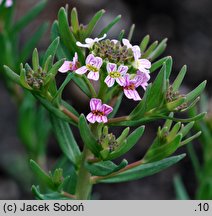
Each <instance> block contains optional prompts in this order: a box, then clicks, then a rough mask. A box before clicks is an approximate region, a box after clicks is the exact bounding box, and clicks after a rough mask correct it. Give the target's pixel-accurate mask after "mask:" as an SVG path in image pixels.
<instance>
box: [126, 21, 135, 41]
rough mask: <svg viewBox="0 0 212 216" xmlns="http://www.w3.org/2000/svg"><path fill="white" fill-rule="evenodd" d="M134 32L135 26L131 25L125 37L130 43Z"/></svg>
mask: <svg viewBox="0 0 212 216" xmlns="http://www.w3.org/2000/svg"><path fill="white" fill-rule="evenodd" d="M134 31H135V24H132V25H131V27H130V32H129V34H128V37H127V38H128V40H129V41H131V39H132V36H133V33H134Z"/></svg>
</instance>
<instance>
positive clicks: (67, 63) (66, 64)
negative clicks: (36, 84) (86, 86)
mask: <svg viewBox="0 0 212 216" xmlns="http://www.w3.org/2000/svg"><path fill="white" fill-rule="evenodd" d="M71 64H72V62H71V61H65V62H64V63H63V65H62V66H61V67H60V68H59V70H58V71H59V72H60V73H66V72H67V71H70V69H71V68H70V65H71Z"/></svg>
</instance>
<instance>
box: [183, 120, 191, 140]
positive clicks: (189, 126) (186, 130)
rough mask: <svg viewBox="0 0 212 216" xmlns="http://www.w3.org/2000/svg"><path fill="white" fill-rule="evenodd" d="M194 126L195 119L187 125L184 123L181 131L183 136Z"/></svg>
mask: <svg viewBox="0 0 212 216" xmlns="http://www.w3.org/2000/svg"><path fill="white" fill-rule="evenodd" d="M193 126H194V121H192V122H189V123H188V124H187V125H186V126H184V125H182V128H181V130H180V133H181V134H182V136H183V137H184V136H186V135H187V134H188V133H189V132H190V130H191V128H192V127H193Z"/></svg>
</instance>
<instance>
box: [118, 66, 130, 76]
mask: <svg viewBox="0 0 212 216" xmlns="http://www.w3.org/2000/svg"><path fill="white" fill-rule="evenodd" d="M127 71H128V67H127V66H125V65H120V66H119V68H118V72H120V73H121V75H122V76H124V75H125V74H126V73H127Z"/></svg>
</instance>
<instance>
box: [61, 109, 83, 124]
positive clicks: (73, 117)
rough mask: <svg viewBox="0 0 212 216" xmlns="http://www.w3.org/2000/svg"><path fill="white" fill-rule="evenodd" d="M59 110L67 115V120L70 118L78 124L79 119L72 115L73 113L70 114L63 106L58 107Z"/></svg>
mask: <svg viewBox="0 0 212 216" xmlns="http://www.w3.org/2000/svg"><path fill="white" fill-rule="evenodd" d="M60 110H61V111H62V112H63V113H64V114H65V115H67V116H68V117H69V118H71V119H72V120H73V121H74V122H76V123H78V122H79V118H78V117H77V116H76V115H74V113H72V112H71V111H69V110H68V109H66V108H65V107H64V106H60Z"/></svg>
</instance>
